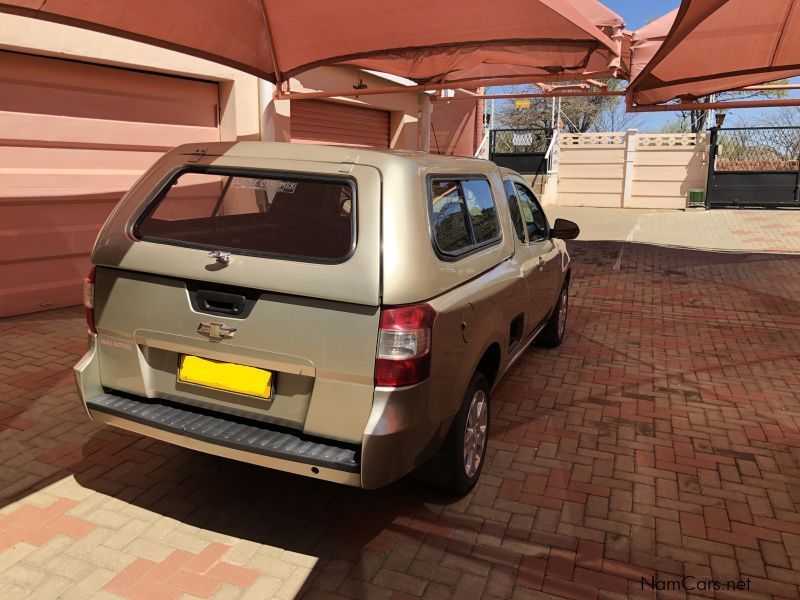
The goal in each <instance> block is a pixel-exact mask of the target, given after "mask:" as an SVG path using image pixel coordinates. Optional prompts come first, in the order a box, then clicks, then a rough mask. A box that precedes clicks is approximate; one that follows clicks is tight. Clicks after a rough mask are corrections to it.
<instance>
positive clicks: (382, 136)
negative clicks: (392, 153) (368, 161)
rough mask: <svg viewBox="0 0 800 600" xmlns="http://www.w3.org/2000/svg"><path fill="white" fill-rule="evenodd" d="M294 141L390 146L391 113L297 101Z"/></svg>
mask: <svg viewBox="0 0 800 600" xmlns="http://www.w3.org/2000/svg"><path fill="white" fill-rule="evenodd" d="M290 114H291V133H292V141H293V142H298V143H305V144H345V145H350V146H364V147H372V148H388V147H389V126H390V113H389V112H388V111H385V110H377V109H374V108H367V107H363V106H353V105H347V104H338V103H335V102H324V101H321V100H298V101H294V102H292V106H291V113H290Z"/></svg>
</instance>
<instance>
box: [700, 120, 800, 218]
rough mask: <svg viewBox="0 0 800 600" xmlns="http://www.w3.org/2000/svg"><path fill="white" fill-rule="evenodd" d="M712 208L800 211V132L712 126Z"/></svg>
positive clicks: (708, 196)
mask: <svg viewBox="0 0 800 600" xmlns="http://www.w3.org/2000/svg"><path fill="white" fill-rule="evenodd" d="M706 190H707V191H706V207H707V208H786V207H790V208H800V127H726V128H719V127H712V128H711V145H710V151H709V168H708V185H707V187H706Z"/></svg>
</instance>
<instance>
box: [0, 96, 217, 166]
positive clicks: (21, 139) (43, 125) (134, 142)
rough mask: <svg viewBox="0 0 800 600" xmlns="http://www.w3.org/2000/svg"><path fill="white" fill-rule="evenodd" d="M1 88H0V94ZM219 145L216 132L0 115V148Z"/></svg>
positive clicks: (144, 147) (102, 120)
mask: <svg viewBox="0 0 800 600" xmlns="http://www.w3.org/2000/svg"><path fill="white" fill-rule="evenodd" d="M1 91H2V86H0V92H1ZM212 141H219V129H217V128H214V127H189V126H182V125H171V124H169V123H164V124H161V125H159V124H152V123H130V122H126V121H108V120H105V119H78V118H72V117H61V116H57V115H31V114H26V113H11V112H5V113H4V112H0V144H3V145H6V146H13V145H15V144H17V143H21V144H24V145H26V146H33V145H35V146H43V147H50V148H52V147H61V146H66V147H67V148H75V147H78V148H95V147H97V146H104V147H108V148H116V149H121V150H123V149H131V150H142V149H148V148H149V149H161V150H163V151H166V150H168V149H169V148H174V147H175V146H180V145H181V144H189V143H192V142H212Z"/></svg>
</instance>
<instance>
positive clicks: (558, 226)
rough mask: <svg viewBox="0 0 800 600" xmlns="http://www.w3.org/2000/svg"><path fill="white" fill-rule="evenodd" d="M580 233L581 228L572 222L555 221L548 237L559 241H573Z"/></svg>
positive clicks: (564, 220)
mask: <svg viewBox="0 0 800 600" xmlns="http://www.w3.org/2000/svg"><path fill="white" fill-rule="evenodd" d="M580 232H581V228H580V227H578V225H577V224H576V223H573V222H572V221H567V220H566V219H556V222H555V223H553V227H552V228H551V229H550V235H551V236H552V237H554V238H556V239H559V240H574V239H575V238H576V237H578V235H579V234H580Z"/></svg>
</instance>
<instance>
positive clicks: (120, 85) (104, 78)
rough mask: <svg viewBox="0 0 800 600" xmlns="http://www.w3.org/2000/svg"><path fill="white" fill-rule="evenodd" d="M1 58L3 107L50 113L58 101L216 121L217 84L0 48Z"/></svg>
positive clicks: (96, 115)
mask: <svg viewBox="0 0 800 600" xmlns="http://www.w3.org/2000/svg"><path fill="white" fill-rule="evenodd" d="M0 60H3V69H2V71H0V86H2V87H3V95H2V96H0V110H2V111H10V112H26V113H33V114H44V115H49V114H52V112H53V106H54V105H57V106H58V114H59V115H62V116H71V117H83V118H93V119H108V120H115V121H132V122H137V123H173V124H176V125H195V126H205V127H214V126H215V125H216V121H217V115H216V106H217V104H218V89H217V85H216V84H213V83H206V82H198V81H196V80H191V79H182V78H177V77H159V76H154V75H152V74H150V73H140V72H137V71H131V70H128V69H118V68H112V67H99V66H96V65H86V64H85V63H79V62H74V61H66V60H56V59H53V58H45V57H40V56H29V55H24V54H13V53H7V52H0ZM6 63H8V66H7V64H6ZM187 96H191V97H192V101H191V102H188V103H187V101H186V100H187Z"/></svg>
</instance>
